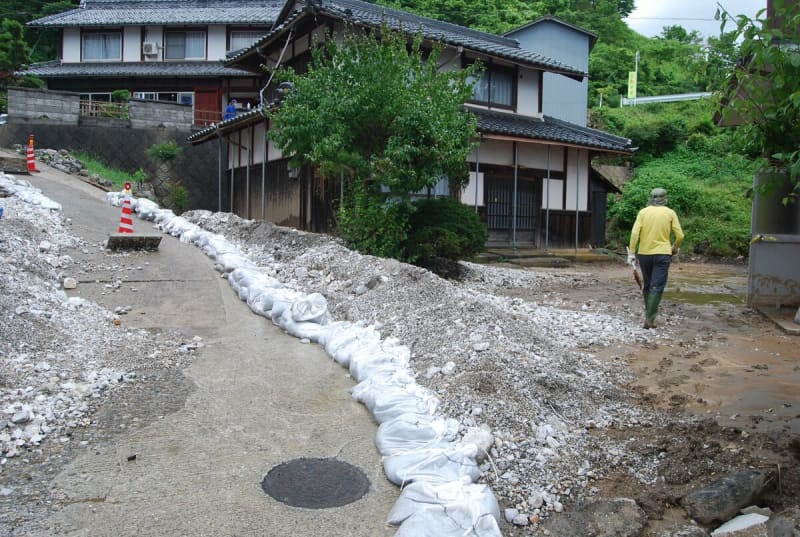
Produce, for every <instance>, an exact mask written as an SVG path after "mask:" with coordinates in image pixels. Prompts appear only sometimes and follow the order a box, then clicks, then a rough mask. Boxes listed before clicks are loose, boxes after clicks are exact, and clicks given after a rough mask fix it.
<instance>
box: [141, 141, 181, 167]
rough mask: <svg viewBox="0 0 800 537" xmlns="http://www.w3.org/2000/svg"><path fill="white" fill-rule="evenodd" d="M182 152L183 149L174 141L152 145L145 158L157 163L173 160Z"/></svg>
mask: <svg viewBox="0 0 800 537" xmlns="http://www.w3.org/2000/svg"><path fill="white" fill-rule="evenodd" d="M182 152H183V148H182V147H181V146H179V145H178V142H176V141H175V140H169V141H168V142H164V143H163V144H153V145H151V146H150V147H149V148H148V149H147V156H148V157H150V158H151V159H153V160H156V161H159V162H170V161H172V160H175V159H176V158H178V157H179V156H180V154H181V153H182Z"/></svg>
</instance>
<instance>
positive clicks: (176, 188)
mask: <svg viewBox="0 0 800 537" xmlns="http://www.w3.org/2000/svg"><path fill="white" fill-rule="evenodd" d="M166 201H167V204H168V205H169V208H170V209H172V210H173V211H175V213H176V214H181V213H182V212H183V211H185V210H186V208H187V207H188V206H189V190H187V189H186V187H185V186H183V185H182V184H180V183H179V182H178V181H171V182H169V183H167V200H166Z"/></svg>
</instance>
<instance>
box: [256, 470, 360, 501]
mask: <svg viewBox="0 0 800 537" xmlns="http://www.w3.org/2000/svg"><path fill="white" fill-rule="evenodd" d="M261 488H262V489H264V492H266V493H267V494H268V495H270V496H272V497H273V498H275V499H276V500H278V501H279V502H282V503H285V504H286V505H291V506H292V507H307V508H309V509H325V508H328V507H340V506H342V505H347V504H348V503H352V502H354V501H356V500H358V499H359V498H361V497H362V496H364V495H365V494H366V493H367V491H369V479H367V476H366V474H364V472H362V471H361V470H360V469H358V468H356V467H355V466H353V465H352V464H347V463H346V462H342V461H340V460H336V459H306V458H303V459H294V460H292V461H288V462H284V463H283V464H279V465H278V466H275V467H274V468H272V470H270V471H269V472H267V476H266V477H265V478H264V480H263V481H262V482H261Z"/></svg>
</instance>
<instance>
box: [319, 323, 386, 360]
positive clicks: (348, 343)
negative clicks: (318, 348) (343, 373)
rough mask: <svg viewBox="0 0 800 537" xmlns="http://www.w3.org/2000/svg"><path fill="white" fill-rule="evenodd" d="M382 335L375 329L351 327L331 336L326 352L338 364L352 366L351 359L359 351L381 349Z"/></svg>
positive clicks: (328, 339) (326, 344) (326, 345)
mask: <svg viewBox="0 0 800 537" xmlns="http://www.w3.org/2000/svg"><path fill="white" fill-rule="evenodd" d="M380 344H381V335H380V334H379V333H378V331H377V330H375V329H374V328H373V327H371V326H370V327H363V326H358V325H351V326H349V327H347V328H346V329H342V330H338V331H336V333H334V334H332V335H330V336H329V337H328V338H327V343H325V351H326V352H327V353H328V354H329V355H330V356H331V357H332V358H333V359H334V360H336V363H338V364H339V365H342V366H344V367H349V366H350V357H351V356H352V354H353V353H354V352H356V351H359V350H364V349H367V348H372V349H376V350H378V349H380Z"/></svg>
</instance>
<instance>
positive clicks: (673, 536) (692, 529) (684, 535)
mask: <svg viewBox="0 0 800 537" xmlns="http://www.w3.org/2000/svg"><path fill="white" fill-rule="evenodd" d="M658 537H709V536H708V532H707V531H706V530H704V529H703V528H701V527H700V526H683V527H682V528H681V529H679V530H677V531H671V532H664V533H660V534H659V536H658Z"/></svg>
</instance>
